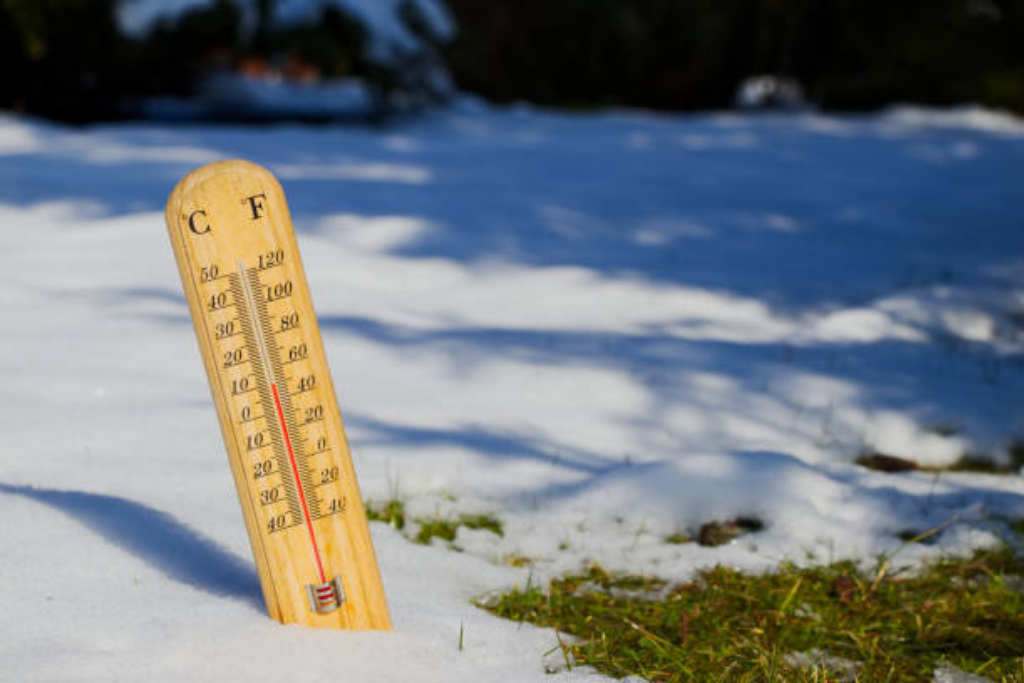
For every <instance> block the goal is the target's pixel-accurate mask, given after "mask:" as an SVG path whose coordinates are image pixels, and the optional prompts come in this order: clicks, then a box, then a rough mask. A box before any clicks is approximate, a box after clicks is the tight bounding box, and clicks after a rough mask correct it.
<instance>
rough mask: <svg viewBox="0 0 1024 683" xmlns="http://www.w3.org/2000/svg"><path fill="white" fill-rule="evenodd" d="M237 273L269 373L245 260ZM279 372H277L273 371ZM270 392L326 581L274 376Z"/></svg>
mask: <svg viewBox="0 0 1024 683" xmlns="http://www.w3.org/2000/svg"><path fill="white" fill-rule="evenodd" d="M238 272H239V275H240V276H241V277H240V278H239V279H240V280H241V281H242V290H243V292H244V294H245V298H246V303H247V304H248V308H249V310H250V311H251V317H252V321H253V327H254V328H255V335H254V336H255V337H256V344H257V346H258V348H259V353H260V357H261V359H262V360H263V367H264V368H266V372H267V374H268V375H270V374H271V373H274V370H275V369H276V368H275V364H272V363H271V361H270V354H269V353H268V352H267V342H266V339H264V330H263V325H262V324H261V320H262V318H263V316H261V315H260V309H259V307H258V306H257V302H256V296H255V295H254V293H253V283H252V282H250V280H249V275H250V273H249V272H248V271H247V269H246V267H245V263H244V262H242V260H241V259H239V261H238ZM252 275H253V279H256V280H257V283H258V282H259V280H258V274H257V273H252ZM274 374H276V373H274ZM269 379H270V391H271V393H272V394H273V397H274V408H275V409H276V410H277V419H278V424H279V426H280V428H281V435H282V437H283V440H284V445H285V446H286V447H287V449H288V460H289V463H290V464H291V469H292V476H293V477H294V480H295V488H296V489H297V490H298V494H299V501H300V502H301V503H302V514H303V516H304V517H305V519H306V529H307V530H308V531H309V542H310V544H311V545H312V546H313V557H314V558H316V567H317V570H318V571H319V573H320V582H321V583H324V582H326V581H327V575H326V574H325V573H324V566H323V561H322V560H321V559H320V548H319V547H318V546H317V542H316V533H315V532H314V531H313V520H312V519H311V518H310V516H309V506H308V505H307V504H306V493H305V491H304V490H303V489H304V486H303V480H302V475H301V474H300V473H299V465H298V463H297V462H296V461H295V451H294V449H293V448H292V439H291V436H290V435H289V433H288V424H287V421H286V420H285V418H284V411H283V410H282V408H281V396H280V394H279V393H278V391H277V382H275V381H273V376H271V377H270V378H269Z"/></svg>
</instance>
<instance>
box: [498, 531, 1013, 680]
mask: <svg viewBox="0 0 1024 683" xmlns="http://www.w3.org/2000/svg"><path fill="white" fill-rule="evenodd" d="M880 566H881V567H883V568H886V569H887V568H888V564H887V563H883V564H881V565H880ZM1022 574H1024V561H1022V560H1021V559H1020V558H1017V557H1015V556H1014V555H1013V553H1012V552H1011V551H1010V550H1008V549H1003V550H998V551H984V552H978V553H977V554H975V555H974V556H973V557H971V558H969V559H946V560H943V561H940V562H937V563H935V564H932V565H930V566H927V567H924V568H922V569H920V570H919V571H918V572H916V573H913V574H909V573H908V574H904V575H898V574H897V575H893V574H892V573H889V574H887V573H886V571H885V570H884V569H882V570H879V571H878V572H876V573H870V574H865V573H862V572H860V571H858V570H857V568H856V567H855V565H854V564H852V563H849V562H843V563H836V564H831V565H827V566H817V567H811V568H797V567H794V566H783V567H782V568H781V569H780V570H779V571H777V572H774V573H771V574H764V575H747V574H743V573H740V572H738V571H735V570H732V569H728V568H724V567H717V568H715V569H711V570H707V571H705V572H703V573H701V574H700V575H699V577H698V578H697V579H696V580H695V581H693V582H691V583H686V584H681V585H675V586H671V585H667V584H666V583H665V582H664V581H661V580H659V579H657V578H651V577H645V576H636V575H628V576H615V575H612V574H609V573H608V572H606V571H604V570H603V569H601V568H600V567H597V566H594V567H591V568H590V569H589V570H588V571H586V572H585V573H582V574H579V575H573V576H566V577H563V578H561V579H558V580H556V581H553V582H552V583H551V585H550V586H549V587H548V589H547V591H544V590H541V589H540V588H539V587H536V586H533V587H531V586H527V588H525V589H522V590H513V591H511V592H509V593H506V594H504V595H502V596H500V597H499V598H497V599H494V600H490V601H488V602H487V603H486V604H481V606H482V607H485V608H486V609H488V610H490V611H492V612H493V613H495V614H497V615H499V616H502V617H505V618H508V619H513V620H517V621H527V622H531V623H534V624H538V625H542V626H548V627H552V628H554V629H556V630H557V631H560V632H562V633H568V634H572V635H573V636H576V639H573V640H572V642H568V641H566V640H560V642H561V648H562V650H563V652H562V654H563V656H564V658H565V661H566V662H567V663H570V662H575V663H576V664H586V665H590V666H593V667H595V668H597V669H599V670H600V671H602V672H604V673H606V674H609V675H612V676H616V677H622V676H627V675H631V674H633V675H639V676H642V677H644V678H646V679H648V680H651V681H666V682H668V681H684V680H697V681H794V680H795V681H839V680H859V681H865V682H867V681H931V680H932V676H933V672H934V670H935V667H936V666H937V665H938V664H939V663H940V662H941V661H946V662H949V663H951V664H953V665H954V666H956V667H958V668H960V669H962V670H964V671H968V672H976V673H979V674H982V675H984V676H987V677H989V678H991V679H992V680H995V681H1016V682H1017V683H1024V617H1022V616H1021V615H1022V613H1024V598H1022V596H1021V595H1020V594H1019V593H1017V592H1015V591H1014V590H1013V589H1012V588H1011V586H1012V585H1013V584H1014V583H1015V582H1017V583H1019V579H1015V578H1014V577H1019V576H1020V575H1022ZM1004 577H1010V579H1009V580H1006V581H1004ZM797 653H807V654H806V655H805V656H804V657H802V658H800V656H799V655H798V654H797ZM801 659H802V661H800V660H801ZM844 669H845V673H844V671H843V670H844Z"/></svg>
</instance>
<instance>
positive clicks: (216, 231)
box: [167, 161, 391, 629]
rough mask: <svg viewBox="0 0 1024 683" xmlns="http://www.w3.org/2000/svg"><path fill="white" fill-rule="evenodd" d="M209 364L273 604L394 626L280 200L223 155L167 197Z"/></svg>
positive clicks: (327, 621)
mask: <svg viewBox="0 0 1024 683" xmlns="http://www.w3.org/2000/svg"><path fill="white" fill-rule="evenodd" d="M167 229H168V231H169V232H170V236H171V243H172V245H173V246H174V255H175V258H176V259H177V261H178V270H179V272H180V273H181V280H182V284H183V285H184V288H185V296H186V298H187V299H188V306H189V310H190V311H191V313H192V322H193V324H194V325H195V331H196V337H197V338H198V340H199V349H200V351H201V352H202V356H203V364H204V365H205V366H206V373H207V376H208V378H209V381H210V390H211V391H212V392H213V401H214V404H215V405H216V406H217V416H218V417H219V419H220V426H221V431H222V432H223V435H224V445H225V446H226V447H227V451H228V460H229V461H230V463H231V471H232V473H233V475H234V480H235V486H236V487H237V489H238V499H239V502H240V503H241V505H242V513H243V515H244V517H245V525H246V528H247V529H248V532H249V540H250V541H251V543H252V550H253V555H254V556H255V558H256V567H257V569H258V571H259V577H260V584H261V586H262V588H263V597H264V599H265V600H266V604H267V611H268V612H269V613H270V616H271V617H273V618H274V619H277V620H278V621H280V622H282V623H299V624H305V625H307V626H313V627H318V628H348V629H389V628H390V627H391V619H390V617H389V615H388V607H387V602H386V600H385V597H384V590H383V587H382V585H381V580H380V572H379V570H378V568H377V558H376V555H375V553H374V549H373V543H372V541H371V540H370V533H369V528H368V526H367V523H366V513H365V510H364V508H363V502H362V498H361V497H360V495H359V487H358V484H357V482H356V477H355V472H354V470H353V467H352V457H351V454H350V453H349V449H348V442H347V441H346V439H345V431H344V428H343V426H342V422H341V413H340V412H339V410H338V402H337V399H336V398H335V393H334V386H333V384H332V383H331V376H330V372H329V371H328V368H327V359H326V357H325V356H324V348H323V342H322V341H321V339H320V328H319V326H318V325H317V320H316V314H315V313H314V311H313V303H312V301H311V300H310V296H309V288H308V286H307V284H306V275H305V272H304V271H303V268H302V261H301V259H300V258H299V249H298V245H297V244H296V241H295V233H294V231H293V229H292V222H291V217H290V216H289V213H288V207H287V205H286V204H285V199H284V192H283V191H282V190H281V186H280V185H279V184H278V182H277V180H276V179H275V178H274V177H273V176H272V175H271V174H270V173H269V172H268V171H266V170H265V169H263V168H261V167H259V166H256V165H255V164H251V163H249V162H246V161H222V162H218V163H214V164H209V165H207V166H203V167H202V168H200V169H198V170H196V171H193V172H192V173H190V174H189V175H187V176H185V178H184V179H182V181H181V182H180V183H179V184H178V186H177V187H176V188H175V189H174V192H173V193H172V194H171V197H170V199H169V200H168V202H167Z"/></svg>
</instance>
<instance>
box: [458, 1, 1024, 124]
mask: <svg viewBox="0 0 1024 683" xmlns="http://www.w3.org/2000/svg"><path fill="white" fill-rule="evenodd" d="M447 3H448V6H449V8H450V9H451V11H452V13H453V14H454V16H455V18H456V22H457V23H458V25H459V28H460V31H459V37H458V38H457V40H456V41H455V42H454V43H453V44H452V45H450V46H449V48H448V50H447V59H448V63H449V65H450V67H451V69H452V71H453V73H454V75H455V79H456V81H457V83H458V84H459V85H460V87H462V88H464V89H466V90H469V91H473V92H477V93H480V94H481V95H484V96H485V97H488V98H491V99H495V100H499V101H508V100H527V101H533V102H540V103H546V104H552V105H568V106H595V105H598V106H599V105H609V104H617V105H627V106H643V107H657V108H664V109H699V108H707V107H723V106H728V105H729V104H730V103H731V100H732V96H733V94H734V92H735V89H736V86H737V84H738V83H739V81H740V80H742V79H743V78H744V77H746V76H750V75H754V74H765V73H768V74H776V75H787V76H792V77H794V78H796V80H797V81H799V82H800V83H801V84H802V85H803V86H804V89H805V90H806V92H807V93H808V95H809V98H810V99H811V100H812V101H813V102H816V103H817V104H819V105H821V106H823V107H827V108H837V109H865V108H873V107H877V106H880V105H883V104H886V103H889V102H893V101H901V100H902V101H915V102H921V103H934V104H948V103H956V102H965V101H973V102H979V103H982V104H986V105H990V106H998V107H1006V108H1011V109H1015V110H1017V111H1024V0H895V1H894V0H885V1H883V0H447Z"/></svg>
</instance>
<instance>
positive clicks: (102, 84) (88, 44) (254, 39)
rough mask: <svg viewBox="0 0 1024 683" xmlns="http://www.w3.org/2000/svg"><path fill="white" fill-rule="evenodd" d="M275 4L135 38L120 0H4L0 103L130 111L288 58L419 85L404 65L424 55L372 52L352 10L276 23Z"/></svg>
mask: <svg viewBox="0 0 1024 683" xmlns="http://www.w3.org/2000/svg"><path fill="white" fill-rule="evenodd" d="M274 4H275V0H215V1H214V2H211V3H210V4H209V5H206V6H201V7H197V8H194V9H192V10H190V11H187V12H185V13H183V14H181V15H179V16H175V17H173V18H170V19H167V20H161V21H159V22H157V24H156V25H155V26H154V27H152V30H150V31H149V32H148V33H147V34H146V35H144V36H142V37H139V38H133V37H131V36H125V35H123V34H121V32H120V31H119V29H118V25H117V21H116V10H117V6H118V0H0V60H2V61H0V63H2V66H0V68H2V70H3V71H2V78H0V107H3V108H8V109H15V110H19V111H26V112H30V113H34V114H40V115H43V116H49V117H53V118H56V119H61V120H65V121H71V122H84V121H92V120H97V119H109V118H118V117H123V116H132V115H133V113H134V110H133V109H132V107H131V103H132V102H136V101H139V100H140V99H142V98H145V97H150V96H178V97H188V96H190V95H194V94H195V92H196V88H197V85H198V83H199V82H200V77H201V76H202V75H203V74H205V73H209V72H211V71H212V70H216V69H227V70H232V69H238V68H239V65H240V64H241V63H243V62H245V61H246V60H278V61H281V60H283V59H284V58H288V59H293V60H300V61H301V62H302V63H304V64H306V65H310V66H313V67H315V69H316V73H317V75H318V77H323V78H334V77H339V76H354V77H359V78H361V79H363V80H364V81H365V82H366V83H368V84H369V85H370V86H371V88H373V89H374V90H375V91H376V92H379V93H381V94H383V95H386V94H387V93H390V92H393V91H395V90H399V89H401V88H402V87H403V86H409V87H410V88H411V89H414V88H415V87H416V84H415V83H413V82H412V79H411V78H405V75H406V74H411V75H412V76H416V75H417V74H415V67H416V66H417V58H418V55H417V54H409V55H406V56H405V61H402V60H397V61H395V62H393V63H389V64H382V63H377V62H374V61H372V60H370V59H367V58H366V54H367V50H366V49H365V48H366V46H367V41H368V40H369V39H370V37H369V36H368V34H367V32H366V29H365V28H364V26H363V25H362V24H361V23H360V22H359V21H357V20H356V19H355V18H354V17H352V16H351V15H349V14H347V13H345V12H343V11H342V10H340V9H338V8H336V7H333V6H329V5H326V4H325V6H324V8H323V9H322V11H321V12H320V13H319V16H318V17H317V20H316V21H314V22H312V23H306V24H299V25H290V26H277V25H275V24H274V23H273V22H271V20H270V17H271V16H272V14H273V8H274ZM246 11H248V15H247V14H246ZM247 16H248V17H249V19H248V20H247ZM252 17H254V18H255V22H253V21H252ZM408 19H409V21H411V22H413V23H415V20H416V19H417V17H416V15H415V12H410V13H409V16H408Z"/></svg>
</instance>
